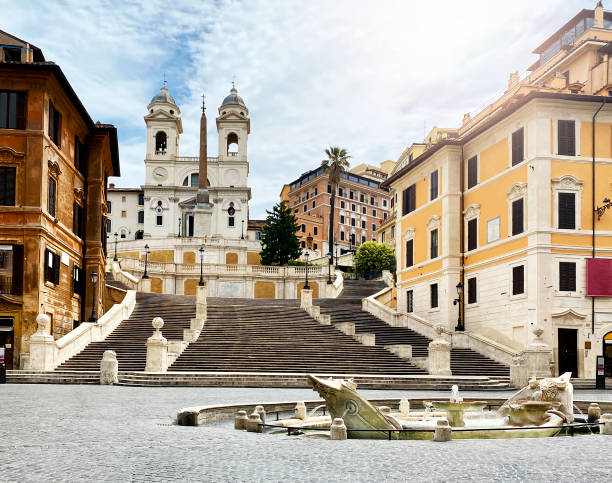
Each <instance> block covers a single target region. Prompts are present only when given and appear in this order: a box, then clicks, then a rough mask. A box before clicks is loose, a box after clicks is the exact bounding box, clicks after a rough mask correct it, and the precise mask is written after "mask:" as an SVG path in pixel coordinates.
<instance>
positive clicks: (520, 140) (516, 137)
mask: <svg viewBox="0 0 612 483" xmlns="http://www.w3.org/2000/svg"><path fill="white" fill-rule="evenodd" d="M524 150H525V145H524V134H523V128H520V129H519V130H518V131H514V132H513V133H512V166H514V165H516V164H519V163H520V162H521V161H523V159H524V157H525V155H524Z"/></svg>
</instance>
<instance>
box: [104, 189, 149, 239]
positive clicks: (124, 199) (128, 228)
mask: <svg viewBox="0 0 612 483" xmlns="http://www.w3.org/2000/svg"><path fill="white" fill-rule="evenodd" d="M106 199H107V202H106V204H107V208H108V219H107V221H106V236H107V238H108V240H109V242H112V241H114V235H115V233H116V234H117V238H118V239H119V240H138V239H141V238H143V236H144V192H143V191H142V189H140V188H116V187H115V185H114V184H111V185H110V186H109V188H108V190H107V194H106Z"/></svg>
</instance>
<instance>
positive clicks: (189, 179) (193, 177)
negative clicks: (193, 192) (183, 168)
mask: <svg viewBox="0 0 612 483" xmlns="http://www.w3.org/2000/svg"><path fill="white" fill-rule="evenodd" d="M199 182H200V174H199V173H191V174H190V175H189V176H186V177H185V179H184V180H183V186H191V187H192V188H197V187H198V184H199ZM209 186H210V184H209Z"/></svg>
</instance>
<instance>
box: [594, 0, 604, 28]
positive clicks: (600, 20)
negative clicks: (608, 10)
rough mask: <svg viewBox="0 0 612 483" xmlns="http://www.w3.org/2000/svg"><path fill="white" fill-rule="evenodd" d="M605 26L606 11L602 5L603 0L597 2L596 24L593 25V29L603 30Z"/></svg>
mask: <svg viewBox="0 0 612 483" xmlns="http://www.w3.org/2000/svg"><path fill="white" fill-rule="evenodd" d="M603 26H604V9H603V5H602V3H601V0H599V2H597V5H596V6H595V22H594V23H593V27H595V28H599V29H602V28H603Z"/></svg>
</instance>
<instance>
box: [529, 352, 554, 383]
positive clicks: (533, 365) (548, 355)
mask: <svg viewBox="0 0 612 483" xmlns="http://www.w3.org/2000/svg"><path fill="white" fill-rule="evenodd" d="M523 357H524V358H525V365H526V367H527V369H526V370H527V375H528V377H530V378H531V377H535V378H537V379H540V378H542V377H550V376H551V374H550V362H551V361H552V351H551V350H550V349H549V347H548V346H547V345H545V344H542V345H535V344H532V345H531V346H528V347H527V349H525V352H523Z"/></svg>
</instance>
